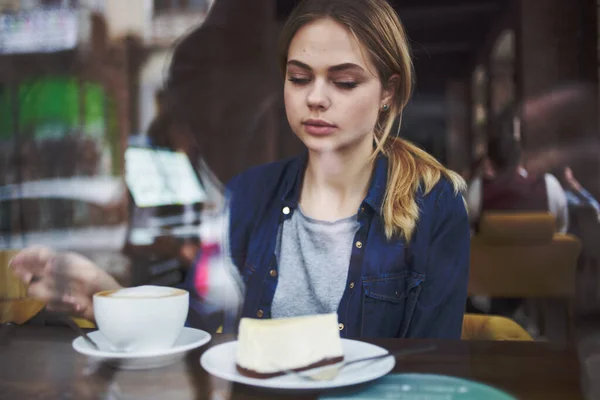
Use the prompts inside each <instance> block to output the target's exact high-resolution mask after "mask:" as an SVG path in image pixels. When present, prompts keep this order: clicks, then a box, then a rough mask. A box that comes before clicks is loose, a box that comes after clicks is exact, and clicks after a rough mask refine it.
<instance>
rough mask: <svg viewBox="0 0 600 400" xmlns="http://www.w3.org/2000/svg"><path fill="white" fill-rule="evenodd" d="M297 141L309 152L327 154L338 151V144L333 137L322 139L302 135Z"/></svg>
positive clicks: (321, 137)
mask: <svg viewBox="0 0 600 400" xmlns="http://www.w3.org/2000/svg"><path fill="white" fill-rule="evenodd" d="M299 139H300V140H301V141H302V143H304V145H305V146H306V148H307V149H308V150H309V151H312V152H315V153H329V152H333V151H336V150H339V149H340V147H342V146H340V143H338V141H337V140H335V138H333V137H330V136H329V137H323V136H320V137H319V136H309V135H306V136H305V135H302V136H299Z"/></svg>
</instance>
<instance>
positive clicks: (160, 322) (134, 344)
mask: <svg viewBox="0 0 600 400" xmlns="http://www.w3.org/2000/svg"><path fill="white" fill-rule="evenodd" d="M93 299H94V317H95V319H96V325H97V326H98V329H99V330H100V333H102V335H103V336H104V337H105V338H106V339H107V341H108V343H109V344H110V345H111V349H112V350H116V351H130V352H153V351H159V350H164V349H167V348H170V347H172V346H173V344H174V343H175V341H176V340H177V337H178V336H179V334H180V333H181V330H182V329H183V326H184V324H185V319H186V317H187V314H188V307H189V293H188V292H187V291H185V290H182V289H177V288H172V287H166V286H152V285H148V286H138V287H132V288H125V289H120V290H107V291H104V292H100V293H96V294H95V295H94V297H93Z"/></svg>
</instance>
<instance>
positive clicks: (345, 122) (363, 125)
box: [284, 19, 391, 152]
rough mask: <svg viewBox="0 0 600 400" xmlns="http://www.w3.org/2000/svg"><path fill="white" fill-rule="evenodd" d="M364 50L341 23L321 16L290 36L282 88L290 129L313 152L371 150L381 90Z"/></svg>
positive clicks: (385, 94) (384, 93) (384, 99)
mask: <svg viewBox="0 0 600 400" xmlns="http://www.w3.org/2000/svg"><path fill="white" fill-rule="evenodd" d="M366 55H367V51H366V50H364V49H363V48H362V45H361V44H360V43H359V42H358V41H357V40H356V39H355V38H354V36H353V35H352V34H351V33H350V32H349V31H348V30H347V29H346V28H345V27H343V26H342V25H340V24H338V23H337V22H335V21H333V20H330V19H320V20H317V21H314V22H312V23H309V24H307V25H305V26H304V27H302V28H301V29H300V30H299V31H298V32H297V33H296V35H295V36H294V38H293V39H292V42H291V43H290V47H289V50H288V63H287V72H286V81H285V87H284V99H285V109H286V113H287V118H288V122H289V124H290V126H291V128H292V130H293V131H294V133H295V134H296V135H297V136H298V137H299V138H300V140H302V142H304V144H305V145H306V146H307V147H308V149H309V150H311V151H314V152H328V151H344V150H347V149H349V148H353V147H360V146H364V147H365V148H368V149H371V147H372V143H373V131H374V128H375V124H376V122H377V117H378V115H379V112H380V110H381V107H382V106H383V105H384V104H390V103H389V102H390V97H391V93H389V91H388V90H383V88H382V85H381V82H380V79H379V78H378V77H377V76H376V75H375V74H376V69H375V66H374V65H373V63H372V62H371V60H370V59H369V58H368V57H367V56H366Z"/></svg>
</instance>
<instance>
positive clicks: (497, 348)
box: [0, 326, 582, 400]
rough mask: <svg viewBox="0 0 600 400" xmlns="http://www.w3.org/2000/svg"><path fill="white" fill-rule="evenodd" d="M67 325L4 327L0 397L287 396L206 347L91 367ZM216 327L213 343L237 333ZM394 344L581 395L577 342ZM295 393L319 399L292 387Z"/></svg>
mask: <svg viewBox="0 0 600 400" xmlns="http://www.w3.org/2000/svg"><path fill="white" fill-rule="evenodd" d="M74 337H75V335H74V333H73V332H72V331H70V330H69V329H67V328H55V327H27V326H11V327H6V326H4V327H2V328H0V399H99V398H106V397H101V396H100V395H101V394H102V393H105V392H106V391H107V388H109V385H108V384H107V382H112V381H114V382H115V383H113V384H112V390H113V392H117V393H118V392H120V393H122V394H123V397H121V398H126V399H196V400H200V399H211V400H213V399H256V400H258V399H261V400H264V399H270V398H282V395H281V394H273V393H271V392H265V391H262V390H258V389H253V388H251V387H247V386H244V385H239V384H230V383H229V382H225V381H222V380H220V379H217V378H213V377H212V376H210V375H208V374H207V373H206V372H205V371H204V370H203V369H202V367H201V366H200V363H199V357H200V355H201V354H202V352H203V350H204V349H205V348H203V349H197V350H195V351H192V352H190V353H189V354H188V357H187V358H186V359H185V360H184V361H181V362H179V363H178V364H173V365H171V366H168V367H164V368H160V369H155V370H148V371H116V370H113V369H110V368H106V369H104V370H102V371H100V372H96V373H92V374H89V375H86V372H85V371H86V369H89V368H88V361H87V359H86V357H84V356H81V355H79V354H78V353H76V352H75V351H74V350H73V349H72V348H71V341H72V340H73V339H74ZM233 339H234V338H233V337H232V336H227V335H217V336H216V337H215V338H214V339H213V341H212V342H211V343H210V345H214V344H216V343H222V342H226V341H230V340H233ZM369 342H371V343H374V344H377V345H380V346H382V347H385V348H387V349H389V350H392V351H394V350H399V349H402V348H404V347H409V346H420V345H423V344H425V343H435V344H436V345H437V348H436V350H435V351H433V352H430V353H424V354H420V355H414V356H411V357H410V358H406V359H403V360H402V361H401V362H398V363H397V364H396V368H395V369H394V372H395V373H402V372H419V373H435V374H445V375H451V376H457V377H464V378H469V379H473V380H476V381H480V382H483V383H487V384H490V385H492V386H495V387H498V388H500V389H503V390H505V391H507V392H509V393H511V394H513V395H515V396H516V397H518V398H519V399H544V400H551V399H569V400H575V399H581V398H582V397H581V391H580V379H579V362H578V359H577V355H576V351H575V349H574V348H573V347H570V346H568V345H562V344H549V343H533V342H473V341H471V342H461V341H441V340H436V341H431V340H413V339H411V340H403V339H378V340H370V341H369ZM285 398H294V399H311V398H312V399H314V398H316V395H315V394H312V395H310V394H309V395H302V396H299V395H294V396H292V397H287V396H286V397H285Z"/></svg>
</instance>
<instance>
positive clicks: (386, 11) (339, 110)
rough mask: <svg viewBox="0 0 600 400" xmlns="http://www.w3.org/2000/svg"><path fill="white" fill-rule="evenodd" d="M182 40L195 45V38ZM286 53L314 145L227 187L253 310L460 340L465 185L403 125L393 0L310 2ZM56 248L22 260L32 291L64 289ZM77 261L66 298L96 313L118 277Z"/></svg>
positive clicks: (176, 61)
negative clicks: (55, 269)
mask: <svg viewBox="0 0 600 400" xmlns="http://www.w3.org/2000/svg"><path fill="white" fill-rule="evenodd" d="M180 48H184V49H185V50H186V52H188V53H187V54H188V55H189V54H190V53H189V50H190V49H194V48H195V44H194V43H193V42H189V41H188V42H186V41H185V40H184V41H183V42H182V44H181V47H180ZM186 52H183V53H182V52H178V51H176V52H175V55H174V57H173V64H172V67H171V75H170V77H169V84H170V87H171V88H173V90H174V91H173V92H171V93H170V96H172V97H173V98H175V99H179V101H185V102H193V101H194V99H193V98H190V97H186V98H181V97H180V96H179V95H178V92H177V89H176V88H182V89H185V86H186V83H187V82H186V81H185V78H182V75H181V71H190V70H193V68H194V65H193V64H191V65H189V64H186V62H187V61H189V59H188V58H186V55H185V53H186ZM182 54H183V55H182ZM279 63H280V68H281V71H282V73H283V75H284V77H285V85H284V102H285V109H286V114H287V118H288V122H289V124H290V127H291V129H292V131H293V132H294V133H295V134H296V136H297V137H298V138H299V139H300V140H301V141H302V142H303V143H304V145H305V147H306V151H305V152H304V154H302V155H301V156H299V157H296V158H292V159H288V160H284V161H279V162H275V163H271V164H268V165H263V166H259V167H255V168H252V169H250V170H248V171H247V172H245V173H242V174H241V175H239V176H237V177H235V178H233V180H232V181H230V183H229V185H228V192H229V194H230V202H229V205H230V207H229V211H228V213H229V214H230V216H228V217H227V218H228V220H229V222H230V223H229V225H228V229H229V230H228V234H227V235H225V237H226V239H227V240H228V241H229V243H228V245H227V244H226V245H225V246H224V247H225V248H227V249H229V255H230V257H231V261H232V262H233V265H234V266H235V267H236V268H235V269H236V271H237V272H238V273H239V275H240V276H241V277H242V279H243V282H244V283H245V297H244V302H243V305H242V310H241V317H252V318H280V317H289V316H298V315H307V314H318V313H330V312H339V322H340V334H341V335H342V336H343V337H419V338H452V339H459V338H460V336H461V331H462V320H463V315H464V307H465V301H466V294H467V282H468V272H469V245H470V237H469V224H468V218H467V212H466V207H465V203H464V199H463V196H462V191H463V190H464V188H465V183H464V181H463V179H462V178H460V176H459V175H458V174H456V173H454V172H452V171H450V170H448V169H446V168H445V167H443V166H442V165H441V164H440V163H439V162H438V161H436V160H435V159H434V158H433V157H432V156H430V155H429V154H427V153H426V152H424V151H423V150H421V149H419V148H418V147H416V146H414V145H412V144H410V143H409V142H407V141H405V140H403V139H400V138H397V137H395V136H394V135H393V133H391V128H392V126H393V123H394V121H395V120H396V119H397V118H398V117H399V116H400V115H401V113H402V110H403V108H404V106H405V105H406V103H407V102H408V100H409V97H410V94H411V90H412V81H413V76H412V73H413V71H412V62H411V58H410V50H409V47H408V42H407V39H406V36H405V33H404V29H403V27H402V25H401V24H400V21H399V19H398V17H397V15H396V13H395V11H394V10H393V8H392V7H391V6H390V5H389V4H388V3H387V2H386V1H385V0H353V1H349V0H326V1H324V0H305V1H303V2H301V3H300V5H299V6H298V7H297V8H296V9H295V10H294V12H293V13H292V14H291V16H290V18H289V20H288V22H287V24H286V25H285V27H284V29H283V33H282V36H281V42H280V57H279ZM183 76H186V75H185V74H184V75H183ZM187 76H189V74H188V75H187ZM181 79H184V80H183V81H182V80H181ZM188 93H189V91H188ZM195 95H200V96H201V95H202V94H201V93H196V94H195ZM249 106H251V105H249ZM187 117H188V119H187V120H186V122H189V121H192V120H193V115H188V116H187ZM181 122H183V120H182V121H181ZM190 124H191V125H193V123H190ZM193 128H194V129H200V128H201V127H193ZM223 156H226V155H223ZM225 215H227V214H225ZM217 236H218V235H217ZM53 257H54V253H53V252H52V250H50V249H40V248H31V249H27V250H25V251H23V252H21V253H20V254H19V255H18V256H17V257H16V258H15V259H14V260H13V262H12V264H11V265H12V268H13V269H14V271H15V273H16V274H17V275H18V276H20V277H21V279H22V280H23V281H24V282H25V283H27V284H30V283H31V284H30V286H29V291H30V294H31V295H32V296H36V297H39V298H41V299H44V300H48V299H49V298H51V297H50V294H52V287H53V275H52V274H51V273H50V271H51V270H52V260H53ZM69 257H71V263H69V265H71V266H72V267H71V268H72V276H73V277H72V280H73V281H74V282H77V283H78V284H76V285H73V287H77V288H80V289H78V290H77V291H76V292H75V293H74V294H73V295H72V296H68V297H65V298H63V299H62V301H61V302H59V303H58V304H53V306H54V307H55V308H60V309H62V310H64V311H68V312H72V313H76V314H79V315H83V316H85V317H86V318H89V319H93V308H92V302H91V296H92V294H93V293H94V292H95V291H99V290H102V289H110V288H114V287H116V285H115V282H113V280H112V278H110V277H108V276H106V274H103V272H102V271H101V270H100V269H99V268H98V267H96V266H94V265H92V264H91V263H90V262H89V261H88V260H86V259H83V258H82V257H80V256H78V255H73V254H71V255H69ZM198 260H199V261H198V262H197V263H196V265H194V267H193V271H194V272H193V273H191V274H188V277H190V279H188V281H187V282H186V283H187V288H188V290H190V293H191V300H190V320H189V321H188V322H189V323H191V324H192V325H194V324H196V323H198V324H200V323H204V324H206V323H210V324H212V323H213V321H207V319H206V318H203V317H201V316H199V317H198V316H197V314H202V313H204V312H207V309H206V308H205V307H203V306H202V304H203V301H204V299H203V297H202V293H203V292H204V291H205V289H206V287H204V286H203V282H206V281H205V280H204V279H202V275H203V274H204V272H205V271H206V269H207V268H208V267H207V266H206V264H210V259H207V258H206V257H205V255H201V256H200V257H199V258H198ZM202 260H204V261H202ZM224 268H227V266H225V267H224ZM33 276H36V277H38V279H37V280H36V281H35V282H31V278H32V277H33ZM199 277H200V278H199ZM199 287H200V288H199ZM198 288H199V289H198ZM342 310H343V311H342ZM202 327H203V328H204V329H208V330H211V331H214V330H215V329H216V327H217V326H216V325H214V324H213V325H211V326H202ZM225 330H227V329H225Z"/></svg>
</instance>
